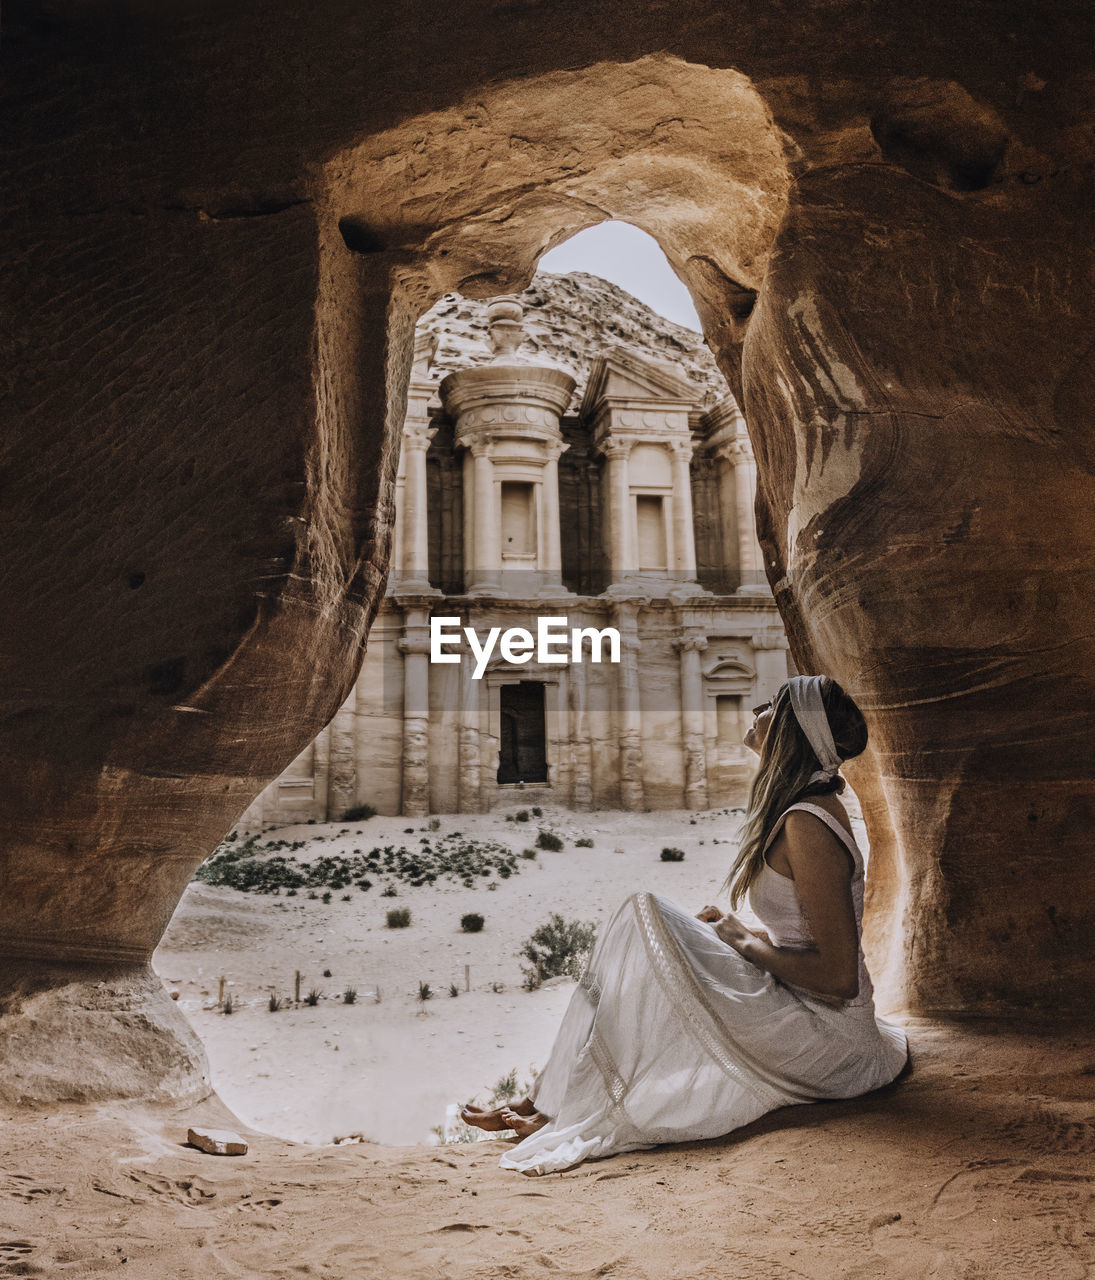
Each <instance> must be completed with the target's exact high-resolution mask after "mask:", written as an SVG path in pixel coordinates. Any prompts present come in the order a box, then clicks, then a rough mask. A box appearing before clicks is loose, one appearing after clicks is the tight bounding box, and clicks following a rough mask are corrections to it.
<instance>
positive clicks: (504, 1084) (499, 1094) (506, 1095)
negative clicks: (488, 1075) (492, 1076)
mask: <svg viewBox="0 0 1095 1280" xmlns="http://www.w3.org/2000/svg"><path fill="white" fill-rule="evenodd" d="M516 1096H517V1068H516V1067H514V1068H513V1070H512V1071H508V1072H507V1073H506V1074H505V1075H504V1076H499V1077H498V1079H497V1080H496V1081H495V1082H494V1087H493V1088H492V1089H491V1091H490V1100H491V1102H493V1103H494V1105H495V1106H496V1107H500V1106H501V1105H502V1103H503V1102H512V1101H513V1100H514V1098H515V1097H516Z"/></svg>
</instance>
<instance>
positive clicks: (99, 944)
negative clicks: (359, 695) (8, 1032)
mask: <svg viewBox="0 0 1095 1280" xmlns="http://www.w3.org/2000/svg"><path fill="white" fill-rule="evenodd" d="M1092 23H1093V13H1092V10H1091V7H1090V6H1089V5H1086V4H1080V3H1077V2H1075V0H1068V2H1062V0H1049V2H1048V3H1045V4H1041V5H1038V6H1030V5H1029V4H1027V3H1026V2H1025V0H1022V2H1020V0H1004V2H1003V3H994V4H992V5H985V4H971V5H962V6H955V5H952V4H950V3H946V4H944V3H941V2H936V0H929V2H927V3H925V4H923V5H920V6H911V5H908V4H906V3H898V2H897V0H887V2H885V3H882V4H878V5H872V6H870V7H864V6H862V5H860V4H858V3H855V2H854V0H821V2H820V3H817V4H813V5H810V6H808V7H802V6H798V7H790V8H788V7H786V6H782V7H781V6H772V5H770V4H769V3H767V0H744V2H743V3H741V4H739V5H737V6H735V8H734V10H733V14H732V15H731V14H730V13H729V11H728V10H727V9H726V6H725V5H724V4H722V3H721V2H718V0H684V2H683V3H681V2H679V0H675V2H674V3H673V4H669V3H663V2H662V0H653V2H652V3H649V4H646V5H643V6H639V7H636V6H634V5H625V4H624V3H622V0H581V2H580V3H579V0H553V2H552V3H551V4H539V3H535V2H519V3H513V2H512V0H505V2H502V0H496V2H493V3H487V2H484V0H470V2H469V3H468V4H466V5H462V6H460V7H459V8H457V9H453V7H452V6H447V5H441V4H439V3H434V0H425V3H423V4H421V5H419V6H417V7H416V8H415V10H414V13H413V18H412V16H411V15H410V14H409V12H408V11H407V10H405V9H403V8H402V7H399V6H389V7H384V6H375V5H361V4H359V3H350V2H349V0H331V2H330V3H327V4H324V5H323V6H304V7H300V6H297V7H290V6H279V5H277V4H269V3H265V2H264V3H259V2H258V0H241V3H239V4H235V5H232V6H221V7H218V8H210V7H209V6H199V7H198V8H196V9H181V10H177V11H176V10H173V9H167V8H162V7H160V8H155V9H153V8H147V9H145V10H142V9H139V8H138V7H134V6H128V7H123V6H119V5H107V6H95V7H89V6H87V5H84V4H77V3H70V2H68V0H57V2H56V3H52V4H48V5H46V4H42V3H36V2H34V0H13V2H12V3H11V4H9V5H7V6H6V7H5V10H4V15H3V24H4V25H3V31H2V36H3V43H2V45H0V59H2V62H3V68H4V77H3V89H2V92H3V97H4V102H3V111H4V121H5V164H6V170H7V172H6V174H5V177H6V182H5V199H4V202H3V209H2V211H0V217H2V222H3V233H4V236H3V243H4V246H5V255H6V262H5V270H4V273H3V283H2V288H3V292H4V308H3V314H4V316H5V328H4V335H5V347H6V351H5V359H4V361H3V375H2V381H0V394H2V396H3V422H4V432H3V437H2V444H0V450H2V455H0V527H2V533H3V548H4V560H3V569H2V571H0V600H2V603H3V609H2V622H0V655H2V657H3V659H4V666H5V672H6V679H5V681H4V684H3V690H2V694H0V698H2V711H0V714H2V715H3V719H4V733H3V738H2V746H0V752H2V759H0V768H2V774H3V778H4V786H3V788H2V789H0V832H2V833H3V849H2V853H0V859H2V860H0V891H2V893H3V907H4V909H3V911H2V912H0V956H3V957H6V963H7V964H8V967H9V969H10V970H11V972H12V975H13V976H11V977H10V978H9V979H8V980H7V985H8V986H9V987H10V988H11V989H12V990H13V991H14V990H16V988H17V986H18V980H17V977H16V976H14V975H15V974H16V971H17V969H18V967H19V966H20V965H21V964H23V962H29V963H30V964H31V965H32V966H33V965H37V966H49V965H60V964H63V965H64V966H66V968H65V973H66V974H67V975H68V977H67V978H66V982H69V983H70V986H69V987H68V988H67V989H68V990H69V991H70V992H71V991H73V990H74V988H73V987H72V986H71V982H72V981H74V980H75V979H74V978H73V975H74V974H78V973H79V972H83V973H84V974H85V976H86V980H87V981H88V982H89V983H92V984H94V982H96V981H98V980H99V976H100V975H101V972H102V969H103V967H104V966H112V967H113V968H112V970H111V971H112V972H113V971H114V970H115V969H116V968H117V967H118V966H122V967H125V966H129V967H130V968H131V970H132V971H133V973H134V974H139V973H140V972H141V966H142V965H143V964H144V963H145V961H146V960H147V957H148V955H149V954H150V953H151V951H152V949H153V947H154V946H155V943H156V941H157V939H158V938H159V936H160V934H161V932H162V930H163V928H164V926H165V924H166V921H167V920H168V918H169V917H170V914H171V912H172V910H173V908H174V905H175V903H176V901H177V899H178V896H179V894H180V893H181V891H182V888H183V886H184V885H185V883H186V881H187V879H188V878H189V876H190V874H191V872H192V870H193V868H194V867H195V866H196V865H197V863H198V862H199V861H200V859H201V858H202V857H203V856H204V854H205V853H206V852H208V850H209V849H210V848H211V847H213V845H214V844H215V843H216V842H217V840H218V839H219V838H220V837H221V836H222V835H223V834H224V833H225V832H226V831H227V830H229V829H230V828H231V826H232V824H233V822H234V821H235V819H236V817H237V816H238V814H239V813H240V812H241V811H242V809H243V808H244V807H245V806H246V804H247V802H248V800H249V799H250V798H251V797H252V796H253V795H255V794H256V793H257V792H258V791H259V789H260V788H261V787H262V786H263V785H264V784H265V783H266V782H267V781H268V780H269V779H270V778H272V777H273V776H275V775H276V774H277V773H278V772H279V771H280V770H281V769H282V768H283V767H284V766H285V765H286V764H287V763H288V762H289V761H290V760H291V759H292V758H293V757H294V756H295V755H296V753H297V752H298V751H299V750H300V749H301V748H302V747H303V746H304V745H305V744H306V743H307V742H308V741H309V740H310V739H311V738H312V737H313V736H314V735H315V733H316V732H317V731H318V729H319V728H320V726H321V725H322V724H323V723H324V722H325V721H326V720H327V719H328V718H329V717H330V716H331V715H332V714H333V712H334V711H335V709H336V708H337V707H338V706H339V705H340V703H341V701H342V699H343V697H344V696H345V694H346V692H347V690H348V689H349V687H350V683H351V681H352V679H353V677H354V674H355V672H356V670H357V668H358V665H359V663H360V658H361V653H362V649H363V645H364V643H365V636H366V633H367V628H368V624H369V621H370V619H371V616H372V612H373V609H374V608H375V602H376V598H377V593H378V592H379V591H380V589H381V587H382V584H383V580H384V574H385V571H386V563H387V555H388V548H389V538H390V533H389V524H390V515H391V495H392V479H393V474H394V467H395V463H396V459H395V456H394V452H393V445H394V441H395V439H396V434H395V431H396V427H397V424H398V423H399V422H400V420H401V416H402V410H403V399H404V395H405V383H406V377H407V374H408V370H409V364H410V356H411V344H412V335H413V326H414V321H415V319H416V317H417V316H418V315H420V314H421V313H422V312H424V311H425V310H426V309H427V308H428V307H429V306H430V305H431V304H432V303H433V302H435V301H436V300H437V299H438V298H439V297H441V296H442V295H444V294H446V293H448V292H451V291H454V290H460V291H462V292H463V293H465V294H466V295H468V296H473V297H476V298H482V297H487V296H490V295H492V294H496V293H499V292H503V291H509V290H520V289H522V288H524V287H525V286H526V285H527V284H528V283H529V281H530V279H531V276H532V272H533V269H534V266H535V263H536V261H537V259H538V257H539V255H540V254H541V253H542V252H543V251H544V250H546V249H547V248H549V247H551V245H553V244H554V243H557V242H558V241H559V240H560V239H562V238H564V237H565V236H566V235H568V234H571V233H573V232H574V231H576V230H578V229H580V228H581V227H584V226H588V225H590V224H592V223H595V222H597V221H599V220H601V219H603V218H606V217H618V218H622V219H624V220H627V221H631V222H634V223H635V224H636V225H638V226H641V227H642V228H643V229H645V230H647V231H649V232H650V233H651V234H652V235H654V236H655V237H656V238H657V239H658V241H659V243H660V244H661V245H662V247H663V249H664V250H665V252H666V254H667V256H668V258H669V260H670V262H671V263H672V265H673V266H674V267H675V269H676V270H677V271H678V273H679V274H680V275H681V276H682V278H683V279H684V280H685V281H686V283H687V284H688V285H689V287H690V288H691V290H692V293H693V296H694V298H695V301H696V305H697V309H698V311H699V313H700V316H701V319H702V320H703V323H704V329H705V334H706V337H707V339H708V342H709V344H710V345H711V347H712V349H713V351H714V352H715V355H716V357H717V359H718V362H719V365H720V368H721V369H722V371H723V373H724V375H725V376H726V378H727V380H728V381H729V383H730V385H731V386H732V388H733V389H734V390H735V391H736V392H737V393H738V394H739V398H740V399H741V401H742V404H743V408H744V411H745V413H746V416H747V418H748V420H749V425H750V430H751V432H752V435H753V439H754V442H755V445H756V450H757V455H758V462H759V470H760V496H759V501H758V516H759V521H760V529H761V535H762V542H763V545H764V547H765V551H766V556H767V558H768V571H769V573H770V576H771V580H772V583H773V586H774V587H775V589H776V591H777V597H778V599H779V602H780V606H781V608H782V610H783V612H784V616H785V619H786V621H787V624H788V627H789V630H790V632H791V634H792V637H793V645H794V650H795V654H796V657H797V659H798V661H799V663H800V665H802V666H803V667H804V668H806V669H812V668H814V667H819V668H826V669H828V670H830V671H831V672H832V673H833V674H834V675H835V676H837V677H838V678H839V679H841V680H842V681H843V682H844V683H846V684H847V685H848V687H849V688H850V689H851V690H852V691H853V692H854V693H856V694H857V695H858V696H859V697H860V698H861V700H862V702H863V704H864V707H865V710H866V711H867V714H868V716H869V719H870V723H871V727H872V731H873V734H874V747H873V749H872V751H871V754H870V758H869V760H867V761H866V762H865V763H864V764H863V765H862V766H860V768H859V769H858V771H857V775H856V778H855V782H856V784H857V786H858V787H859V789H860V790H861V791H862V792H863V794H864V797H865V799H866V801H867V809H868V816H869V825H870V830H871V834H872V842H873V844H874V847H875V864H874V869H873V871H872V895H873V903H872V907H873V913H872V924H871V948H872V952H873V955H874V959H875V967H876V969H877V970H879V971H880V978H881V983H880V985H881V988H882V990H883V991H884V992H885V993H886V999H887V1002H888V1003H890V1004H891V1006H892V1005H894V1004H902V1003H903V1004H905V1005H906V1006H908V1007H911V1008H913V1009H917V1010H924V1011H927V1010H932V1011H958V1012H975V1013H978V1012H988V1011H1021V1010H1026V1009H1029V1008H1030V1007H1031V1006H1038V1007H1040V1008H1041V1010H1042V1011H1043V1012H1045V1013H1049V1014H1053V1013H1055V1012H1059V1011H1066V1010H1067V1009H1069V1008H1073V1009H1083V1008H1090V1005H1091V1000H1092V997H1093V995H1095V966H1093V965H1092V961H1091V959H1090V955H1089V954H1088V949H1087V947H1086V945H1085V942H1084V939H1085V937H1086V938H1089V937H1090V936H1091V931H1092V928H1093V926H1095V887H1093V885H1095V877H1093V873H1092V865H1091V848H1092V834H1091V833H1092V829H1093V822H1095V782H1093V781H1092V779H1095V733H1093V729H1095V725H1093V719H1095V711H1093V706H1095V699H1093V694H1095V689H1093V688H1092V684H1093V681H1095V664H1093V663H1092V653H1091V646H1092V638H1091V637H1092V635H1093V634H1095V618H1093V616H1092V603H1091V602H1092V600H1093V599H1095V594H1093V586H1095V584H1093V583H1092V581H1091V576H1092V567H1091V566H1092V565H1093V564H1095V521H1093V517H1092V514H1091V513H1092V493H1091V487H1092V467H1093V445H1092V430H1091V422H1090V415H1091V404H1092V399H1093V393H1095V337H1093V325H1092V307H1093V298H1095V289H1093V284H1095V281H1093V279H1092V275H1093V272H1092V248H1091V246H1092V244H1093V243H1095V238H1093V236H1092V226H1091V220H1092V215H1091V210H1092V208H1093V207H1095V202H1093V200H1092V191H1091V185H1092V175H1093V173H1095V167H1093V165H1095V128H1093V120H1092V107H1091V102H1092V88H1093V85H1095V68H1093V66H1092V58H1091V49H1092V40H1091V37H1092ZM43 972H45V969H43ZM135 980H136V979H135ZM165 999H166V997H165ZM4 1016H5V1017H7V1016H9V1015H4ZM171 1034H173V1033H171V1032H169V1031H166V1030H163V1029H152V1027H151V1024H150V1030H149V1032H148V1035H149V1037H150V1039H155V1038H156V1037H157V1036H170V1035H171ZM101 1051H102V1050H101V1049H99V1050H96V1052H101ZM91 1056H92V1054H91V1052H90V1051H89V1055H88V1056H87V1058H85V1059H84V1062H86V1064H87V1066H86V1070H87V1072H88V1073H89V1074H93V1073H94V1070H95V1069H96V1068H94V1064H93V1063H91V1061H90V1058H91ZM81 1069H84V1068H82V1067H78V1066H77V1065H76V1064H74V1065H73V1071H74V1072H78V1070H81Z"/></svg>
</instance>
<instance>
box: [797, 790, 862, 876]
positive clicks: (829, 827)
mask: <svg viewBox="0 0 1095 1280" xmlns="http://www.w3.org/2000/svg"><path fill="white" fill-rule="evenodd" d="M819 811H820V812H819ZM823 814H824V815H826V816H827V817H828V818H829V819H830V820H829V821H826V818H825V817H823V816H822V815H823ZM783 828H784V830H785V831H786V832H787V835H788V837H789V838H790V839H791V840H796V839H805V840H807V841H810V842H814V841H816V839H817V838H818V837H821V839H822V840H824V839H825V837H824V836H823V835H822V832H823V831H827V832H828V834H829V837H830V838H831V839H832V840H833V841H834V842H835V843H836V844H838V845H840V846H841V848H842V849H845V851H846V852H847V853H849V854H850V855H851V856H852V860H853V861H855V855H854V854H853V853H852V850H851V848H850V847H849V846H855V847H856V848H858V845H857V844H856V839H855V836H854V835H853V834H852V829H851V821H850V820H849V818H848V811H847V810H846V809H845V808H844V806H843V805H842V804H841V803H840V801H839V800H838V799H837V798H836V796H831V795H830V796H810V797H809V798H808V799H806V800H800V801H798V802H797V803H796V804H795V805H792V806H790V807H789V808H787V809H786V810H785V811H784V814H783Z"/></svg>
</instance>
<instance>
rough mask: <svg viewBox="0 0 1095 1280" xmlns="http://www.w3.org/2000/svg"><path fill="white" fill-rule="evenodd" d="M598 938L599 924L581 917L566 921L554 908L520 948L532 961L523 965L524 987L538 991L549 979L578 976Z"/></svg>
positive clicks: (526, 957) (522, 953) (527, 989)
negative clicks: (584, 921) (545, 921)
mask: <svg viewBox="0 0 1095 1280" xmlns="http://www.w3.org/2000/svg"><path fill="white" fill-rule="evenodd" d="M596 940H597V926H596V925H594V924H592V923H585V924H583V923H582V922H581V921H580V920H564V919H563V917H562V916H561V915H559V913H558V912H555V911H553V912H552V913H551V916H550V917H549V918H548V922H547V924H542V925H541V926H540V927H539V928H538V929H537V930H536V931H535V933H533V935H532V937H530V938H529V940H528V941H527V942H526V943H525V945H524V946H523V947H522V948H521V955H523V956H524V957H525V959H526V960H528V961H529V964H528V965H522V966H521V972H522V973H523V974H524V975H525V982H524V986H525V990H526V991H535V990H536V988H537V987H538V986H539V985H540V984H541V983H542V982H546V981H547V980H548V979H549V978H559V977H563V976H565V977H569V978H578V977H580V976H581V973H582V970H583V969H584V968H585V963H586V960H587V959H588V958H589V953H590V952H591V951H592V950H593V944H594V942H596Z"/></svg>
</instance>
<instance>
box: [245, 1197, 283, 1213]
mask: <svg viewBox="0 0 1095 1280" xmlns="http://www.w3.org/2000/svg"><path fill="white" fill-rule="evenodd" d="M279 1204H281V1201H280V1200H278V1199H276V1198H275V1197H273V1196H271V1197H270V1198H269V1199H267V1200H252V1199H251V1198H250V1196H244V1198H243V1199H242V1200H241V1201H240V1202H239V1204H237V1205H236V1206H235V1209H236V1212H237V1213H255V1212H257V1211H258V1210H260V1209H262V1210H267V1209H276V1208H277V1207H278V1205H279Z"/></svg>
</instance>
